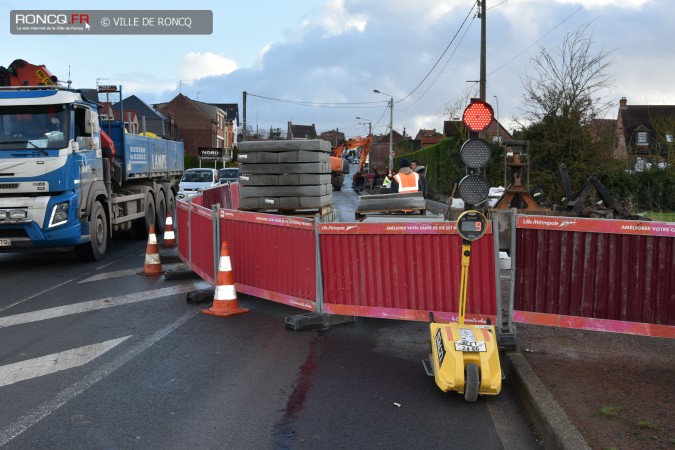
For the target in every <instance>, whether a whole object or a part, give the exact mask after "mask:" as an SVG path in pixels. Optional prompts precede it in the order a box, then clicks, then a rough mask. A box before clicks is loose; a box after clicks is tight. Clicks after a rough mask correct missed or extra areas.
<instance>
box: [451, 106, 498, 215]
mask: <svg viewBox="0 0 675 450" xmlns="http://www.w3.org/2000/svg"><path fill="white" fill-rule="evenodd" d="M493 119H494V111H493V110H492V106H490V105H489V104H488V103H486V102H484V101H482V100H478V99H472V100H471V103H470V104H469V106H467V107H466V109H465V110H464V115H463V116H462V120H463V122H464V125H465V126H466V127H467V128H468V129H469V140H467V141H466V142H464V144H462V148H461V149H460V151H459V153H460V157H461V158H462V161H463V162H464V164H466V166H467V169H468V170H467V172H468V174H467V175H466V176H465V177H464V178H462V180H461V181H460V182H459V186H458V187H459V196H460V198H461V199H462V200H464V204H465V210H467V209H473V208H474V206H475V205H478V204H480V203H482V202H484V201H485V200H486V199H487V197H488V193H489V187H488V183H487V181H486V180H485V178H483V177H482V176H481V175H480V174H478V169H481V168H482V167H484V166H485V165H486V164H487V163H488V161H490V156H491V155H492V151H491V149H490V144H488V143H487V142H486V141H485V140H483V139H480V138H479V137H478V133H479V132H481V131H485V130H487V128H488V127H489V126H490V125H491V124H492V120H493Z"/></svg>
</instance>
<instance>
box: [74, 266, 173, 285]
mask: <svg viewBox="0 0 675 450" xmlns="http://www.w3.org/2000/svg"><path fill="white" fill-rule="evenodd" d="M180 265H181V264H164V265H163V266H162V268H163V269H164V270H175V269H176V268H178V266H180ZM142 270H143V268H142V267H138V268H136V269H127V270H118V271H115V272H104V273H97V274H96V275H92V276H90V277H89V278H85V279H84V280H82V281H78V282H77V283H78V284H80V283H89V282H91V281H100V280H108V279H111V278H121V277H128V276H130V275H138V272H140V271H142Z"/></svg>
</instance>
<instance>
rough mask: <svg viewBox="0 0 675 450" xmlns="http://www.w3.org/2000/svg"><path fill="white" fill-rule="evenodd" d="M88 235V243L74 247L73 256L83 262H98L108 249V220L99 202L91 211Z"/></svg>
mask: <svg viewBox="0 0 675 450" xmlns="http://www.w3.org/2000/svg"><path fill="white" fill-rule="evenodd" d="M89 235H90V241H89V242H87V243H84V244H80V245H78V246H77V247H75V254H76V255H77V257H78V258H79V259H81V260H83V261H100V260H101V259H103V258H104V257H105V252H106V250H107V248H108V220H107V218H106V216H105V211H104V210H103V206H102V205H101V203H100V202H96V203H94V208H93V209H92V211H91V218H90V222H89Z"/></svg>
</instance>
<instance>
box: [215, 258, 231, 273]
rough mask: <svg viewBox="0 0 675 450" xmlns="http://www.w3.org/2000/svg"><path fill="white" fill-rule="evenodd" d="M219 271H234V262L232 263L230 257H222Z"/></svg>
mask: <svg viewBox="0 0 675 450" xmlns="http://www.w3.org/2000/svg"><path fill="white" fill-rule="evenodd" d="M218 270H219V271H221V272H229V271H230V270H232V262H230V257H229V256H221V257H220V262H219V263H218Z"/></svg>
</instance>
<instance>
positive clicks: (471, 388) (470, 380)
mask: <svg viewBox="0 0 675 450" xmlns="http://www.w3.org/2000/svg"><path fill="white" fill-rule="evenodd" d="M479 388H480V372H479V370H478V365H477V364H475V363H469V364H467V365H466V368H465V369H464V400H466V401H467V402H475V401H476V400H477V399H478V389H479Z"/></svg>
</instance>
